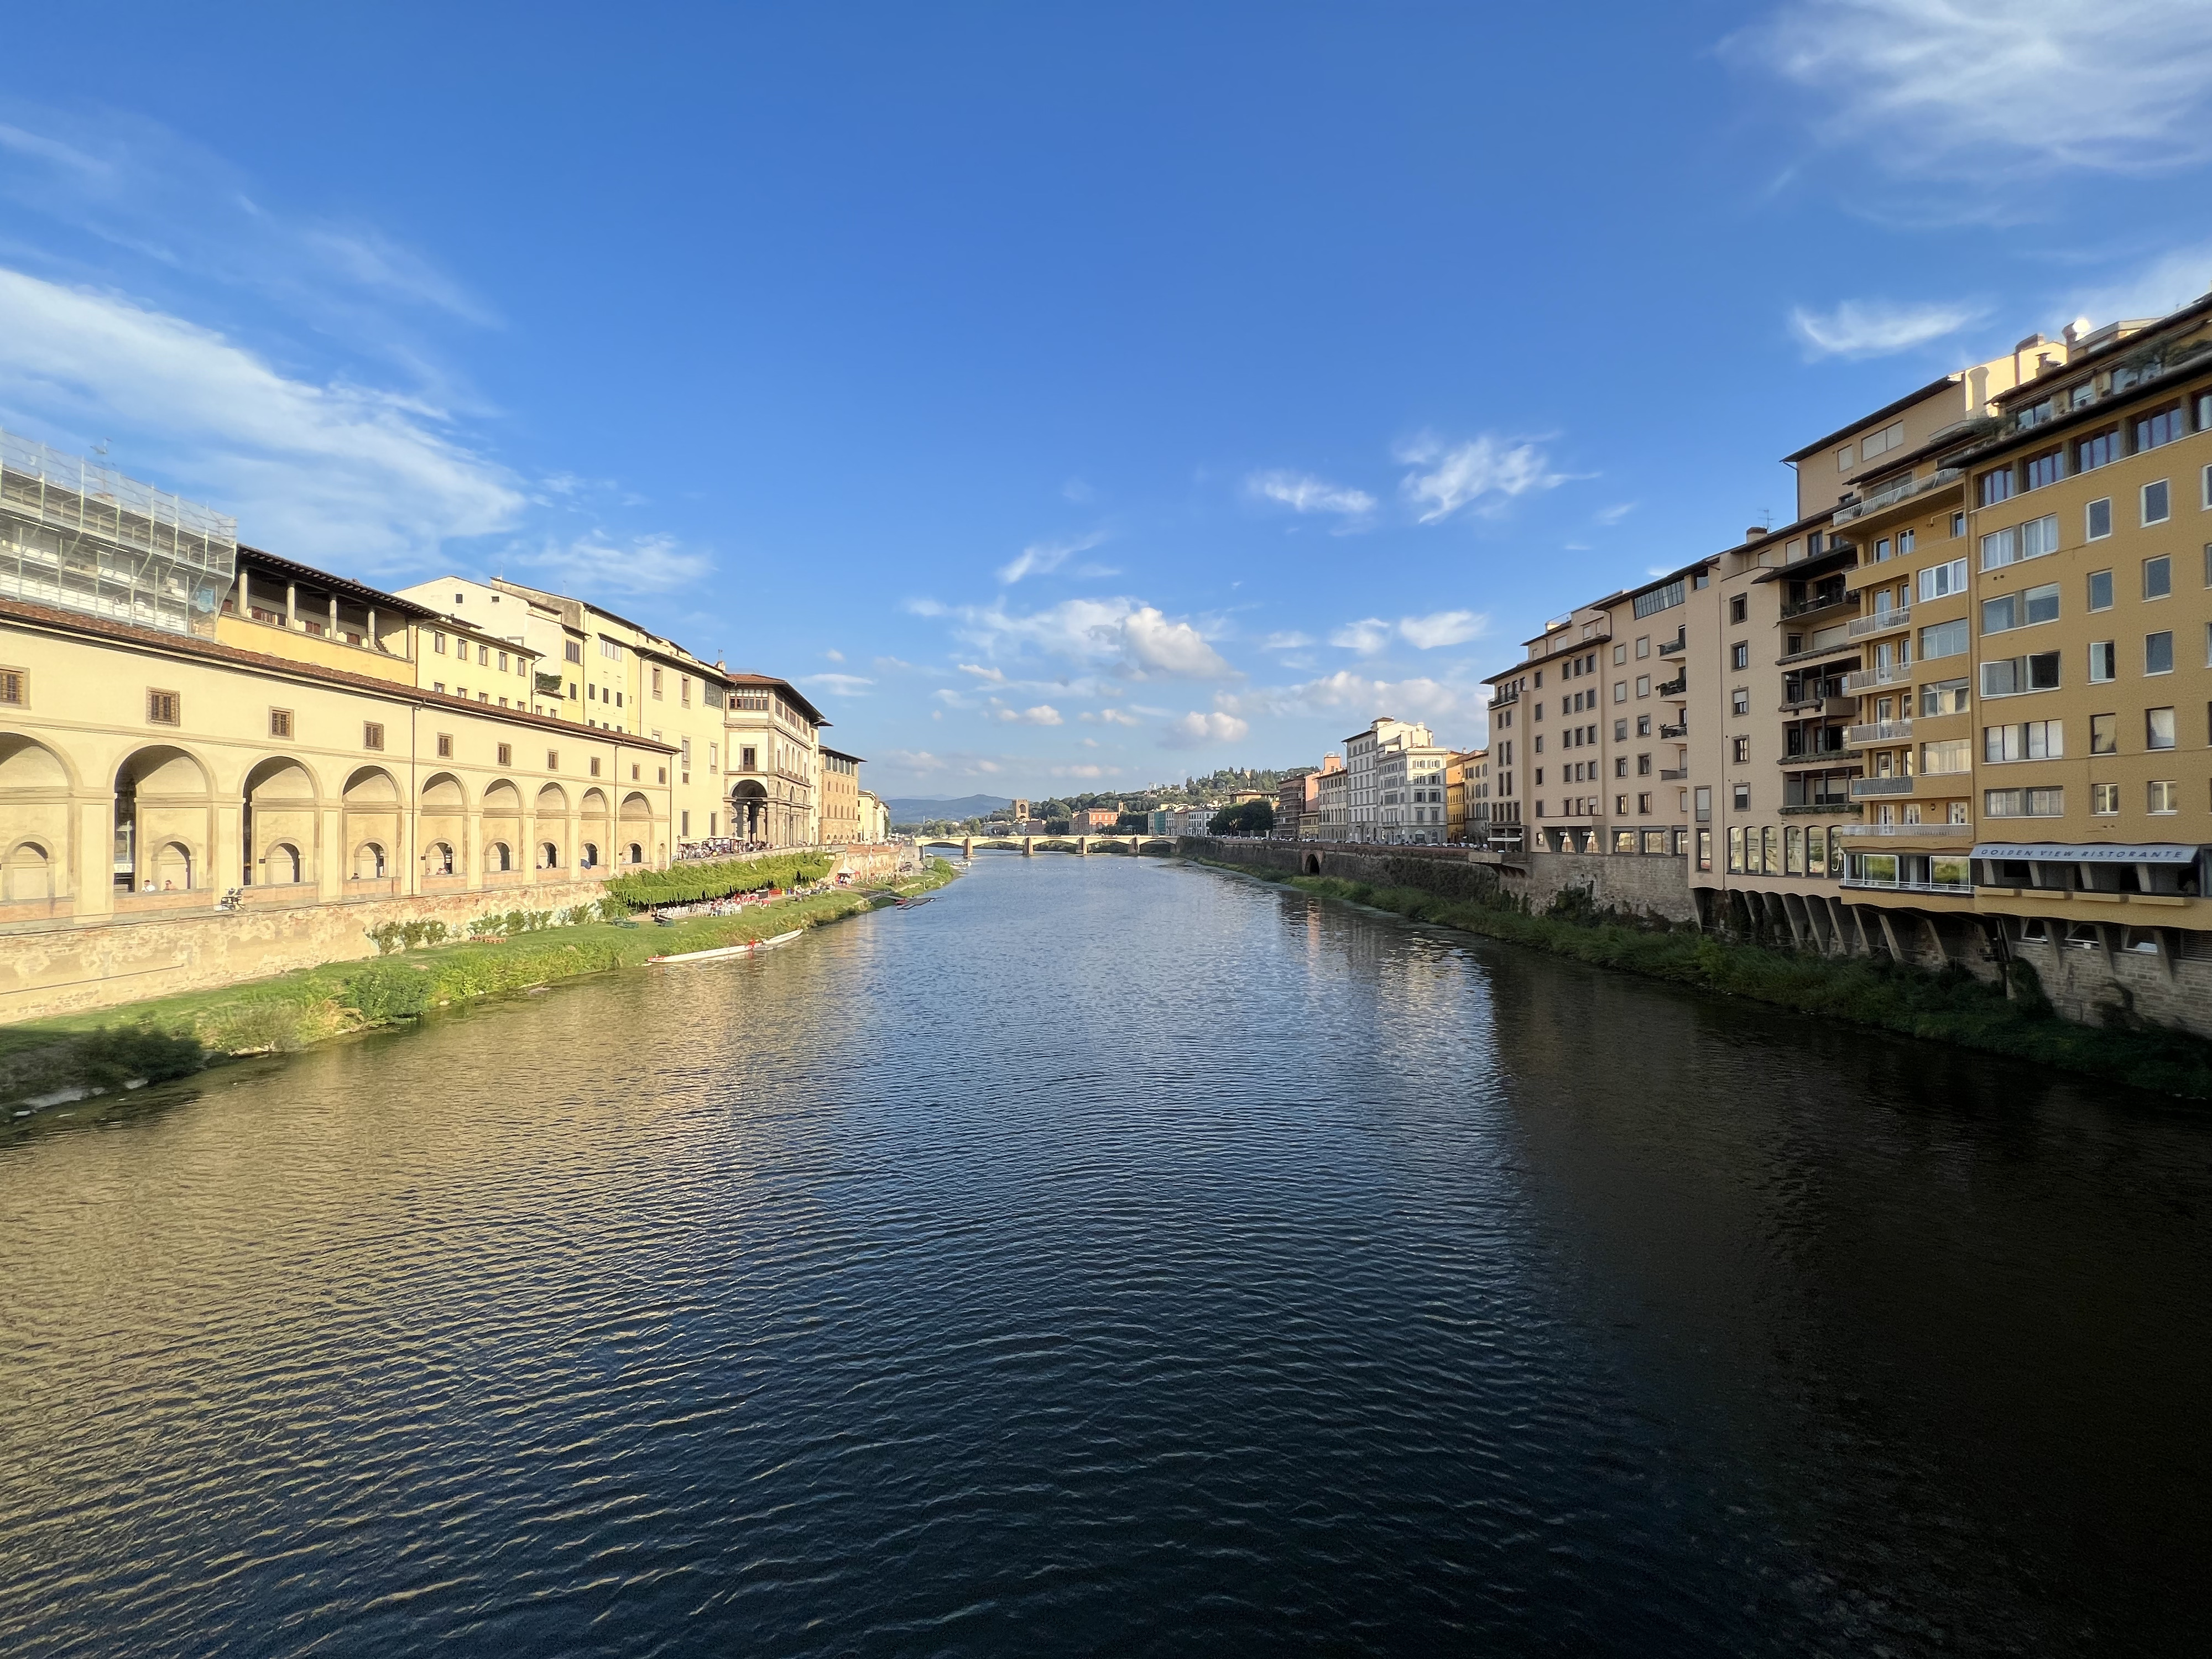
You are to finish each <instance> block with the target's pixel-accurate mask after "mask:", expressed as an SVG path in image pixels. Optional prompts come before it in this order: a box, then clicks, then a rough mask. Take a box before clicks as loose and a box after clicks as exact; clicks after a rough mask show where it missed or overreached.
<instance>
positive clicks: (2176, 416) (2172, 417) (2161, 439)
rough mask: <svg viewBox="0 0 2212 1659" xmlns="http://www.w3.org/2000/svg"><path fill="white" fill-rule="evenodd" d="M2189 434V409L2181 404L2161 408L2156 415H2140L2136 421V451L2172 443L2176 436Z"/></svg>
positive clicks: (2140, 451) (2139, 451)
mask: <svg viewBox="0 0 2212 1659" xmlns="http://www.w3.org/2000/svg"><path fill="white" fill-rule="evenodd" d="M2188 434H2189V411H2188V410H2185V409H2184V408H2183V407H2182V406H2181V405H2180V404H2172V405H2170V406H2168V407H2167V408H2165V409H2161V410H2159V411H2158V413H2156V414H2155V415H2145V416H2140V417H2139V418H2138V419H2137V420H2136V453H2138V454H2140V453H2142V451H2144V450H2146V449H2156V448H2157V447H2159V446H2160V445H2161V444H2170V443H2172V441H2174V440H2175V439H2176V438H2181V437H2186V436H2187V435H2188Z"/></svg>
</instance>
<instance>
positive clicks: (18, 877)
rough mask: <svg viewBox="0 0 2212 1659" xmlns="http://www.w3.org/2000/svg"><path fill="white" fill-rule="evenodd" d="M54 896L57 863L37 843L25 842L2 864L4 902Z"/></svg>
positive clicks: (0, 885) (0, 886)
mask: <svg viewBox="0 0 2212 1659" xmlns="http://www.w3.org/2000/svg"><path fill="white" fill-rule="evenodd" d="M52 896H54V875H53V860H52V859H51V858H49V857H48V856H47V855H46V848H43V847H41V846H40V845H39V843H38V842H34V841H27V842H21V844H19V845H18V846H16V847H15V848H14V849H13V850H12V851H10V852H9V854H8V858H7V861H6V862H5V863H4V864H0V900H17V899H49V898H52Z"/></svg>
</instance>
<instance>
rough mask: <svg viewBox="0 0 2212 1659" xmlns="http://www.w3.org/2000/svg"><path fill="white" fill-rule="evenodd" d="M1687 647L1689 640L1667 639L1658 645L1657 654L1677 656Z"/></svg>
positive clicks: (1688, 646)
mask: <svg viewBox="0 0 2212 1659" xmlns="http://www.w3.org/2000/svg"><path fill="white" fill-rule="evenodd" d="M1689 648H1690V642H1689V641H1687V640H1668V641H1667V642H1666V643H1665V644H1663V645H1662V646H1661V647H1659V654H1660V655H1661V656H1662V657H1679V656H1680V655H1681V654H1682V653H1683V652H1685V651H1686V650H1688V649H1689Z"/></svg>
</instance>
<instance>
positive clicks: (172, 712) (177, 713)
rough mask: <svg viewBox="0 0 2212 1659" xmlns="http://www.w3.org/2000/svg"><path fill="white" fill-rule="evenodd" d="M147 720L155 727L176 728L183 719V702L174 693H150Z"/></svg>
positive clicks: (147, 697) (147, 695)
mask: <svg viewBox="0 0 2212 1659" xmlns="http://www.w3.org/2000/svg"><path fill="white" fill-rule="evenodd" d="M146 718H147V720H149V721H150V722H152V723H153V724H154V725H155V726H175V725H177V724H179V722H180V721H181V720H182V719H183V713H182V702H181V700H180V699H179V697H178V696H177V694H176V693H175V692H173V691H149V692H148V693H147V694H146Z"/></svg>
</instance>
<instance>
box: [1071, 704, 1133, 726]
mask: <svg viewBox="0 0 2212 1659" xmlns="http://www.w3.org/2000/svg"><path fill="white" fill-rule="evenodd" d="M1075 718H1076V719H1078V720H1095V721H1097V723H1098V724H1100V725H1102V726H1142V725H1143V724H1144V722H1143V721H1142V720H1139V719H1138V718H1137V717H1136V716H1135V715H1134V714H1126V713H1124V712H1123V711H1122V710H1121V709H1119V708H1101V709H1099V710H1098V711H1097V713H1095V714H1094V713H1092V712H1091V710H1089V709H1087V708H1086V709H1085V710H1084V711H1083V713H1081V714H1078V715H1077V716H1076V717H1075Z"/></svg>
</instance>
